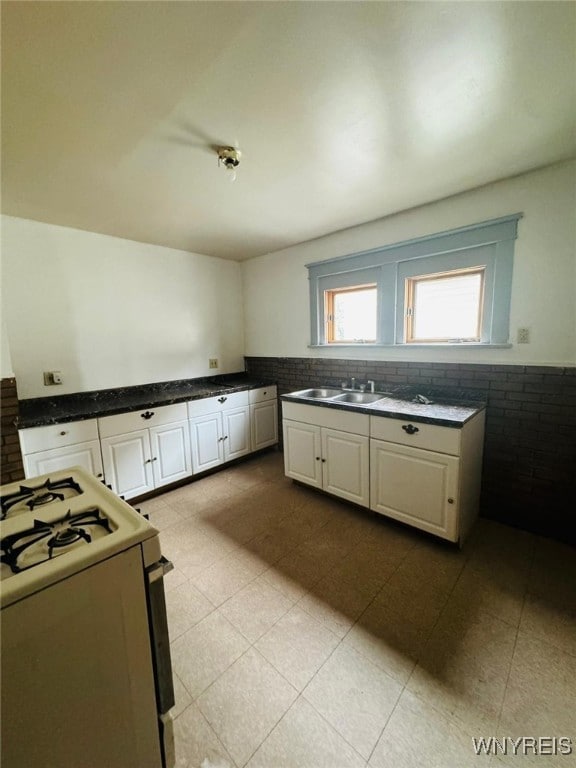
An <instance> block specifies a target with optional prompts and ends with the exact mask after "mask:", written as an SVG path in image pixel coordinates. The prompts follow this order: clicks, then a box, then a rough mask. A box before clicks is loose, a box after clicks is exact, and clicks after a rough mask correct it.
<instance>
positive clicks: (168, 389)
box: [18, 373, 274, 429]
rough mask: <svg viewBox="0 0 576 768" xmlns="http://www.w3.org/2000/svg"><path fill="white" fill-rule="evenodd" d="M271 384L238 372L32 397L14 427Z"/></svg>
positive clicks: (22, 405) (21, 405) (23, 403)
mask: <svg viewBox="0 0 576 768" xmlns="http://www.w3.org/2000/svg"><path fill="white" fill-rule="evenodd" d="M273 383H274V382H271V381H266V380H263V379H256V378H254V377H250V376H248V375H246V374H243V373H238V374H228V375H223V376H214V377H206V378H202V379H181V380H178V381H164V382H158V383H156V384H142V385H141V386H135V387H118V388H116V389H100V390H96V391H94V392H77V393H75V394H71V395H59V396H57V397H36V398H32V399H29V400H20V402H19V412H20V413H19V417H18V429H27V428H29V427H41V426H46V425H48V424H61V423H63V422H67V421H83V420H85V419H94V418H97V417H99V416H112V415H114V414H117V413H126V412H128V411H139V410H142V409H144V408H154V407H158V406H161V405H172V404H173V403H183V402H186V401H188V400H198V399H200V398H203V397H212V396H213V395H221V394H230V393H231V392H243V391H244V390H248V389H256V388H257V387H265V386H270V385H272V384H273Z"/></svg>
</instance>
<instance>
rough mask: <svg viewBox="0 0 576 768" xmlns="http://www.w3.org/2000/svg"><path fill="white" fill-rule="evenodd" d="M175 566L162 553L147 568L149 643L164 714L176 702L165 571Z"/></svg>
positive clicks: (155, 682)
mask: <svg viewBox="0 0 576 768" xmlns="http://www.w3.org/2000/svg"><path fill="white" fill-rule="evenodd" d="M173 567H174V566H173V565H172V563H171V562H170V561H169V560H167V559H166V558H165V557H162V558H161V559H160V560H159V561H158V562H157V563H154V564H153V565H151V566H150V567H149V568H147V569H146V578H147V582H148V583H147V589H146V593H147V601H148V621H149V623H150V645H151V650H152V663H153V666H154V686H155V688H156V703H157V707H158V713H159V714H160V715H165V714H166V713H167V712H168V711H169V710H170V709H171V708H172V707H173V706H174V683H173V680H172V661H171V659H170V637H169V635H168V620H167V618H166V598H165V596H164V581H163V577H164V574H165V573H168V572H169V571H171V570H172V569H173Z"/></svg>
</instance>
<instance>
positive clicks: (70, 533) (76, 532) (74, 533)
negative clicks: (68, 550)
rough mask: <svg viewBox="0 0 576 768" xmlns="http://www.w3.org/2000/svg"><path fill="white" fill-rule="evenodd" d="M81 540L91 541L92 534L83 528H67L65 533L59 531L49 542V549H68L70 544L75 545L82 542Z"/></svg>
mask: <svg viewBox="0 0 576 768" xmlns="http://www.w3.org/2000/svg"><path fill="white" fill-rule="evenodd" d="M80 539H85V540H86V541H91V537H90V534H88V533H86V532H85V531H83V530H82V529H81V528H65V529H64V530H63V531H58V532H57V533H56V534H55V535H54V536H52V538H51V539H49V540H48V547H49V548H51V549H55V548H57V547H67V546H69V545H70V544H74V542H75V541H80Z"/></svg>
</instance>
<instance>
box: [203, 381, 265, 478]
mask: <svg viewBox="0 0 576 768" xmlns="http://www.w3.org/2000/svg"><path fill="white" fill-rule="evenodd" d="M188 416H189V418H190V442H191V446H192V467H193V471H194V473H197V472H204V471H205V470H207V469H212V468H214V467H217V466H219V465H220V464H224V463H225V462H227V461H232V460H233V459H237V458H240V457H241V456H245V455H246V454H248V453H250V451H251V446H250V408H249V402H248V392H234V393H232V394H231V395H221V396H219V397H207V398H203V399H201V400H192V401H191V402H189V403H188Z"/></svg>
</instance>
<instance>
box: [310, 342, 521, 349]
mask: <svg viewBox="0 0 576 768" xmlns="http://www.w3.org/2000/svg"><path fill="white" fill-rule="evenodd" d="M513 346H514V345H513V344H483V343H482V342H475V341H460V342H452V343H451V342H433V343H432V342H431V343H430V344H369V343H366V344H362V343H360V344H308V349H430V348H436V347H440V348H441V349H511V348H512V347H513Z"/></svg>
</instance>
